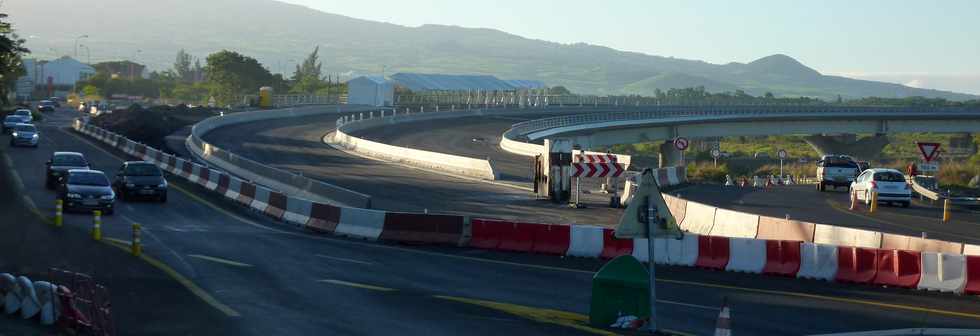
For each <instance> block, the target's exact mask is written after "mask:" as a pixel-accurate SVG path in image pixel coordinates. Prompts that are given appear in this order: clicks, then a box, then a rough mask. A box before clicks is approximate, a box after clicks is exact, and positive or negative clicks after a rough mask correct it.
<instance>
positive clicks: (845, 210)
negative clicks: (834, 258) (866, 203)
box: [827, 200, 978, 241]
mask: <svg viewBox="0 0 980 336" xmlns="http://www.w3.org/2000/svg"><path fill="white" fill-rule="evenodd" d="M827 204H828V205H830V207H831V208H833V209H834V210H837V211H838V212H842V213H845V214H848V215H851V216H855V217H858V218H861V219H865V220H869V221H872V222H875V223H880V224H884V225H889V226H897V227H900V228H905V229H909V230H914V231H918V232H922V231H923V230H924V229H923V228H921V227H915V226H910V225H904V224H899V223H894V222H889V221H886V220H883V219H880V218H875V217H872V216H868V215H865V214H861V213H857V212H854V211H851V210H850V209H848V208H845V207H843V206H840V205H838V204H837V203H836V202H834V201H832V200H827ZM890 215H892V214H890ZM934 220H935V221H936V222H938V221H939V219H938V218H936V219H934ZM928 231H930V232H935V233H941V234H944V235H949V236H953V237H957V238H960V239H963V240H967V241H977V240H978V239H977V238H973V237H969V236H964V235H962V234H956V233H952V232H948V231H943V230H937V229H928Z"/></svg>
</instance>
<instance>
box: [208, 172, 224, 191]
mask: <svg viewBox="0 0 980 336" xmlns="http://www.w3.org/2000/svg"><path fill="white" fill-rule="evenodd" d="M220 178H221V172H219V171H217V170H214V169H208V181H207V182H205V184H204V188H205V189H207V190H211V191H214V190H215V189H218V179H220Z"/></svg>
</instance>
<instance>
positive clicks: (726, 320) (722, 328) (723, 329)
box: [715, 299, 732, 336]
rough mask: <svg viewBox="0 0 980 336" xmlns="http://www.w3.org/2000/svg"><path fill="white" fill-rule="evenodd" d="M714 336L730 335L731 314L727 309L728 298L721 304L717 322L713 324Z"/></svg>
mask: <svg viewBox="0 0 980 336" xmlns="http://www.w3.org/2000/svg"><path fill="white" fill-rule="evenodd" d="M715 336H732V316H731V312H730V311H729V310H728V299H725V301H724V302H723V303H722V304H721V312H720V313H718V323H717V324H715Z"/></svg>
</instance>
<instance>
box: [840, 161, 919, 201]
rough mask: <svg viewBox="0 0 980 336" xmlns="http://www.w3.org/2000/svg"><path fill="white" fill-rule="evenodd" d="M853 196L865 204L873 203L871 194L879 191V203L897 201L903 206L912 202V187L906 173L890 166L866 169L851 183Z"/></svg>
mask: <svg viewBox="0 0 980 336" xmlns="http://www.w3.org/2000/svg"><path fill="white" fill-rule="evenodd" d="M851 191H852V192H851V197H857V199H858V200H859V201H864V204H871V194H872V193H874V192H877V193H878V202H879V203H897V204H901V205H902V207H903V208H907V207H908V206H909V205H910V204H912V187H911V186H909V183H908V181H907V180H905V174H902V172H900V171H898V170H895V169H889V168H873V169H868V170H865V171H864V172H863V173H861V175H858V177H857V178H856V179H854V182H853V183H851Z"/></svg>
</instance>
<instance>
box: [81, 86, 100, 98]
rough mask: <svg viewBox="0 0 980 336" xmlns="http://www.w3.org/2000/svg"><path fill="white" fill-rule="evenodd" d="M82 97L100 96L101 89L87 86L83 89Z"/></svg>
mask: <svg viewBox="0 0 980 336" xmlns="http://www.w3.org/2000/svg"><path fill="white" fill-rule="evenodd" d="M82 95H84V96H85V97H92V96H98V95H99V88H97V87H95V85H92V84H88V85H85V86H84V87H82Z"/></svg>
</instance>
